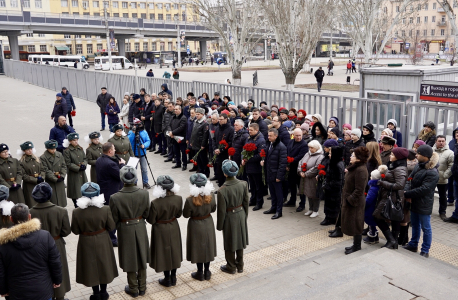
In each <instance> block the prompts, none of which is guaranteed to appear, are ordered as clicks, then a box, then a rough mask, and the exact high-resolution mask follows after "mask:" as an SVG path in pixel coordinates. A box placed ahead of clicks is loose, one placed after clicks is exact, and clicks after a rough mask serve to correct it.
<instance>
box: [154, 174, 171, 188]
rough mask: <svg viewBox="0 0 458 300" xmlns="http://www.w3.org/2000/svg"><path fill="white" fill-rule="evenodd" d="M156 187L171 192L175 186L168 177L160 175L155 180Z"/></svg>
mask: <svg viewBox="0 0 458 300" xmlns="http://www.w3.org/2000/svg"><path fill="white" fill-rule="evenodd" d="M157 185H159V186H160V187H162V188H163V189H165V190H171V189H172V188H173V186H174V185H175V181H173V179H172V177H170V176H169V175H161V176H159V177H158V178H157Z"/></svg>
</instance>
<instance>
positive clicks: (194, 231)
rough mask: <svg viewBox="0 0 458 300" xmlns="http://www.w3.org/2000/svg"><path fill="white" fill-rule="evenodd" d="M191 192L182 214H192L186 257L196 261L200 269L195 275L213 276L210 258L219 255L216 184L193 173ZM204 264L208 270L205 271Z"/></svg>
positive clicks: (193, 275) (197, 276) (208, 277)
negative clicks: (217, 253) (214, 213)
mask: <svg viewBox="0 0 458 300" xmlns="http://www.w3.org/2000/svg"><path fill="white" fill-rule="evenodd" d="M189 181H190V182H191V185H190V187H189V190H190V193H191V196H189V197H188V198H186V202H185V204H184V209H183V217H185V218H190V219H189V222H188V234H187V236H186V259H187V260H188V261H190V262H191V263H193V264H197V272H193V273H191V276H192V278H194V279H196V280H199V281H203V280H210V278H211V275H212V273H211V272H210V262H211V261H213V260H215V256H216V234H215V223H213V218H212V216H211V213H212V212H215V210H216V201H215V197H214V194H213V193H212V191H213V190H214V189H215V188H214V187H213V184H212V183H211V182H210V181H209V180H207V177H206V176H205V175H204V174H201V173H197V174H192V175H191V177H190V178H189ZM204 267H205V271H204Z"/></svg>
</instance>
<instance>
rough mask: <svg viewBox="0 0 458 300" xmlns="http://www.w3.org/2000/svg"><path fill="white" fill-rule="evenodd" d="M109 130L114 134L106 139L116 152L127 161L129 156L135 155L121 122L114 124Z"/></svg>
mask: <svg viewBox="0 0 458 300" xmlns="http://www.w3.org/2000/svg"><path fill="white" fill-rule="evenodd" d="M111 130H112V131H113V133H114V135H113V137H111V138H110V139H109V140H108V141H109V142H110V143H112V144H113V145H114V146H115V150H116V154H117V155H118V156H119V157H120V158H122V159H124V160H125V161H126V162H128V161H129V158H130V157H131V156H135V155H134V151H132V145H131V144H130V141H129V138H128V137H127V136H126V133H125V132H124V130H123V128H122V125H121V124H116V125H114V126H113V128H112V129H111Z"/></svg>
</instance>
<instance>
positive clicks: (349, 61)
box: [345, 60, 351, 74]
mask: <svg viewBox="0 0 458 300" xmlns="http://www.w3.org/2000/svg"><path fill="white" fill-rule="evenodd" d="M348 73H351V60H348V62H347V71H346V72H345V74H348Z"/></svg>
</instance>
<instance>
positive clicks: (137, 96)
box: [132, 94, 140, 100]
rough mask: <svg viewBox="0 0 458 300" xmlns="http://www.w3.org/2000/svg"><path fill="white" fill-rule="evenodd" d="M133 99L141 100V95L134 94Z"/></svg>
mask: <svg viewBox="0 0 458 300" xmlns="http://www.w3.org/2000/svg"><path fill="white" fill-rule="evenodd" d="M132 99H133V100H137V99H140V95H139V94H134V95H133V96H132Z"/></svg>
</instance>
